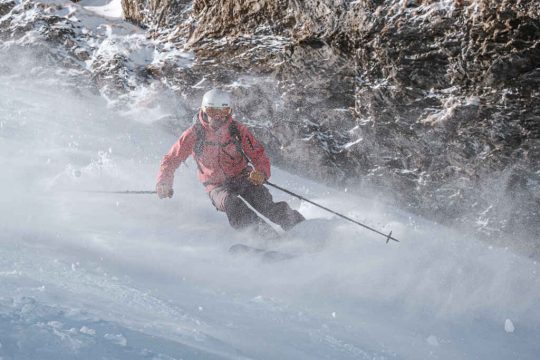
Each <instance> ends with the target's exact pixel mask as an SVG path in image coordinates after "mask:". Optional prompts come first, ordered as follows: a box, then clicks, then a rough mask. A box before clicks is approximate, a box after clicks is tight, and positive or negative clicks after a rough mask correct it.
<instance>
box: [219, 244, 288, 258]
mask: <svg viewBox="0 0 540 360" xmlns="http://www.w3.org/2000/svg"><path fill="white" fill-rule="evenodd" d="M229 253H231V254H233V255H244V254H249V255H255V256H258V257H260V258H261V259H262V260H264V261H282V260H288V259H292V258H294V257H295V256H294V255H292V254H288V253H284V252H281V251H276V250H267V249H261V248H256V247H253V246H249V245H245V244H234V245H232V246H231V247H230V248H229Z"/></svg>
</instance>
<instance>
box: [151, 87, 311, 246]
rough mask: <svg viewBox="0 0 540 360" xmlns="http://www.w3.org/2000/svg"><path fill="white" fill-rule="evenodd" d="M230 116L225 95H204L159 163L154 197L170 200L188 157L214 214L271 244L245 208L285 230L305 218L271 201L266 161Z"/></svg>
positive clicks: (265, 228)
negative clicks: (179, 170) (188, 124)
mask: <svg viewBox="0 0 540 360" xmlns="http://www.w3.org/2000/svg"><path fill="white" fill-rule="evenodd" d="M231 114H232V109H231V99H230V96H229V94H228V93H226V92H224V91H221V90H218V89H213V90H210V91H208V92H207V93H205V94H204V96H203V99H202V104H201V109H200V111H199V112H198V113H197V114H196V115H195V119H194V124H193V125H192V126H191V127H190V128H188V129H187V130H186V131H184V133H183V134H182V135H181V136H180V138H179V139H178V141H177V142H176V143H175V144H174V145H173V146H172V147H171V149H170V150H169V152H168V153H167V155H165V156H164V158H163V160H162V162H161V167H160V171H159V175H158V177H157V185H156V192H157V194H158V197H159V198H160V199H163V198H166V197H168V198H171V197H172V196H173V180H174V172H175V170H176V169H177V168H178V167H179V166H180V164H181V163H182V162H183V161H185V160H186V159H187V158H188V157H189V155H192V156H193V158H194V159H195V162H196V163H197V167H198V169H199V171H198V177H199V180H200V181H201V182H202V183H203V185H204V186H205V187H206V191H207V193H208V195H209V197H210V199H211V201H212V204H213V205H214V206H215V207H216V209H217V210H219V211H223V212H225V214H227V218H228V220H229V224H230V225H231V226H232V227H233V228H235V229H246V228H253V229H254V230H255V231H256V232H257V233H259V234H260V235H262V237H263V238H273V237H274V236H275V235H277V233H276V232H275V230H274V229H273V228H272V227H271V226H270V225H268V224H267V223H266V222H265V221H264V220H262V219H261V218H260V217H259V216H258V215H257V214H256V213H255V212H254V211H253V210H251V209H250V208H249V207H248V206H247V205H246V202H247V203H248V204H249V205H251V206H252V207H253V208H254V209H255V210H257V211H258V212H259V213H261V214H262V215H264V216H265V217H267V218H268V219H270V221H272V222H274V223H276V224H278V225H280V226H281V228H282V229H284V230H289V229H291V228H292V227H293V226H295V225H296V224H298V223H299V222H301V221H303V220H304V217H303V216H302V214H300V213H299V212H298V211H296V210H293V209H291V208H290V207H289V205H288V204H287V203H286V202H284V201H281V202H274V201H273V200H272V195H271V194H270V191H269V190H268V189H267V188H266V187H265V186H264V183H265V182H266V180H267V179H268V178H269V177H270V160H269V159H268V157H267V156H266V154H265V151H264V148H263V146H262V145H261V144H260V143H259V142H258V141H257V140H256V139H255V138H254V137H253V135H252V134H251V132H250V131H249V130H248V129H247V127H246V126H245V125H243V124H241V123H239V122H238V121H236V120H234V119H233V118H232V115H231ZM250 163H251V164H250ZM240 197H241V198H240Z"/></svg>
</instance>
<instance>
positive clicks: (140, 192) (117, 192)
mask: <svg viewBox="0 0 540 360" xmlns="http://www.w3.org/2000/svg"><path fill="white" fill-rule="evenodd" d="M76 192H82V193H90V194H126V195H143V194H157V191H155V190H140V191H139V190H124V191H105V190H79V191H76Z"/></svg>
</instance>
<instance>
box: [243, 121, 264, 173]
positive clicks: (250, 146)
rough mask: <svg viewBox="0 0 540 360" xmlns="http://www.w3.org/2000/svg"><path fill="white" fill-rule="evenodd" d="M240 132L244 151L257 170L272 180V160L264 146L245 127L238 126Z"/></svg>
mask: <svg viewBox="0 0 540 360" xmlns="http://www.w3.org/2000/svg"><path fill="white" fill-rule="evenodd" d="M238 131H239V132H240V137H241V138H242V149H243V150H244V152H245V153H246V155H247V156H248V157H249V159H250V160H251V162H252V163H253V166H255V170H257V171H260V172H262V173H264V174H265V175H266V178H270V159H268V156H266V152H265V151H264V147H263V145H262V144H261V143H260V142H258V141H257V140H256V139H255V137H254V136H253V134H251V132H250V131H249V130H248V128H247V127H246V126H245V125H243V124H238Z"/></svg>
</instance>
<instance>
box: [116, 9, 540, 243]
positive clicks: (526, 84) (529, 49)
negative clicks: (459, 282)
mask: <svg viewBox="0 0 540 360" xmlns="http://www.w3.org/2000/svg"><path fill="white" fill-rule="evenodd" d="M134 3H137V5H136V6H137V7H138V8H142V9H145V10H146V11H148V13H151V14H153V15H152V16H146V17H136V18H133V21H135V22H138V23H141V24H144V25H146V26H147V27H149V28H150V29H153V31H154V32H156V33H159V32H162V33H165V34H167V35H168V36H171V34H174V35H173V36H174V37H175V38H176V39H177V41H184V40H185V46H187V47H189V48H190V49H193V51H194V52H195V53H196V59H197V60H196V62H197V66H195V67H194V68H193V69H191V70H190V71H191V72H192V73H191V74H190V75H191V76H193V79H192V80H191V83H190V82H187V83H184V84H183V85H184V86H185V87H186V88H189V87H190V86H193V85H194V84H195V83H196V82H198V81H200V80H201V79H205V80H206V81H208V83H217V84H222V85H229V86H230V85H231V84H236V86H234V89H233V90H234V91H235V92H236V93H237V95H238V97H239V99H240V100H239V103H240V104H239V107H238V110H237V113H238V114H239V115H241V116H242V117H244V119H245V120H249V119H253V121H254V123H256V122H257V119H258V120H267V121H270V124H271V125H270V126H268V127H266V128H261V129H259V133H260V134H259V135H260V136H262V137H263V138H264V140H265V141H266V143H267V144H268V145H269V146H270V148H271V150H272V152H273V155H274V157H276V158H279V159H280V160H281V161H282V162H283V163H285V164H288V165H290V166H291V167H293V168H296V169H299V170H301V171H306V172H308V173H309V174H310V175H311V176H315V177H319V178H323V179H326V180H327V181H330V182H334V183H340V184H344V185H347V186H354V185H358V184H363V185H364V186H376V187H378V188H380V189H384V190H386V191H391V192H392V193H393V194H394V196H395V198H397V199H399V201H400V203H401V204H402V205H404V206H407V207H409V208H411V209H413V210H414V211H417V212H419V213H423V214H425V215H427V216H429V217H431V218H433V217H434V218H436V219H437V220H439V221H443V222H446V223H455V222H459V223H463V224H465V225H467V226H469V227H474V228H476V229H478V230H480V231H481V232H483V233H485V234H488V235H495V234H499V235H500V234H501V233H502V234H505V236H506V235H507V234H512V235H518V236H521V237H529V236H533V237H535V238H536V239H538V238H540V231H539V229H540V226H539V225H538V222H539V220H540V212H539V209H540V166H539V159H540V100H539V95H540V93H539V89H540V5H539V4H538V2H537V1H527V0H524V1H519V0H518V1H500V2H493V1H489V0H469V1H466V0H462V1H451V0H440V1H435V0H432V1H414V0H406V1H393V2H387V1H376V0H374V1H367V0H360V1H344V0H325V1H309V0H307V1H292V0H291V1H287V0H281V1H271V0H266V1H265V0H252V1H237V0H225V1H212V0H206V1H202V0H201V1H197V0H195V1H193V3H192V4H191V7H190V6H189V4H185V3H181V2H180V3H175V2H164V3H161V6H157V7H156V6H155V4H154V5H153V3H151V4H150V5H149V6H147V7H145V4H144V3H141V2H137V1H129V0H124V4H134ZM156 18H159V20H158V21H156V20H155V19H156ZM158 36H159V35H158ZM169 39H170V38H169ZM179 39H182V40H179ZM164 76H168V77H174V76H176V77H178V76H177V75H173V74H172V71H171V72H169V73H168V74H164ZM249 79H251V80H249ZM185 80H186V79H185V78H182V80H181V81H185ZM194 95H195V94H194Z"/></svg>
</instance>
